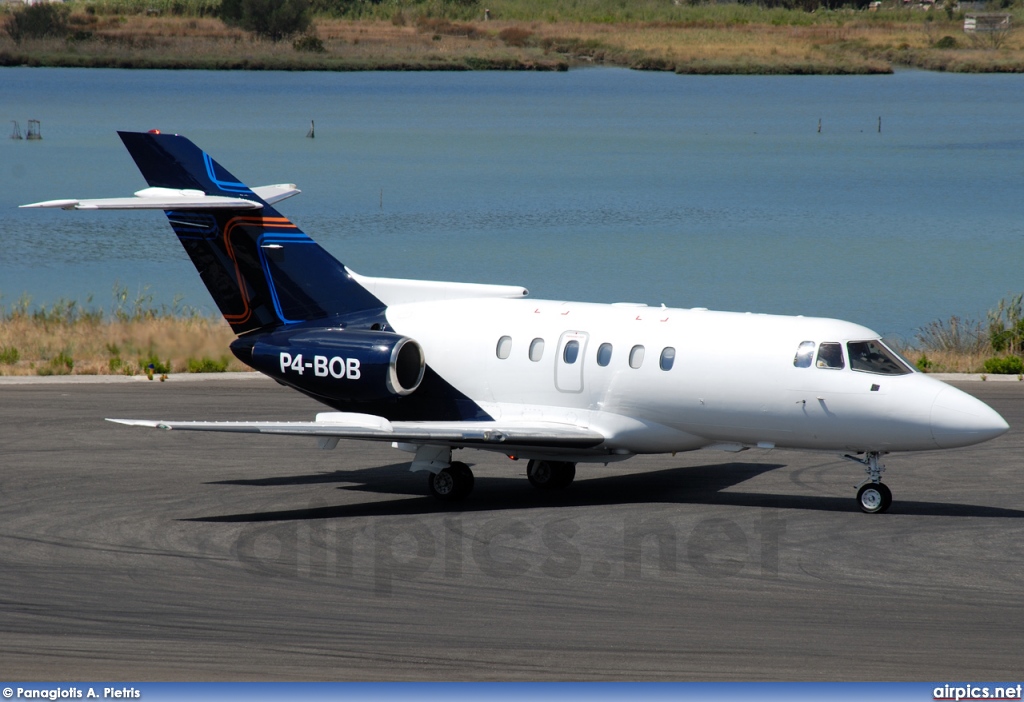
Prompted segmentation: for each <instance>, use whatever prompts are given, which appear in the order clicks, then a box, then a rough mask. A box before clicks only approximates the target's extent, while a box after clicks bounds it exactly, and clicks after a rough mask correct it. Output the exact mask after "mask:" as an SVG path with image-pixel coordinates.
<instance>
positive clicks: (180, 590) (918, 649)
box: [0, 378, 1024, 681]
mask: <svg viewBox="0 0 1024 702" xmlns="http://www.w3.org/2000/svg"><path fill="white" fill-rule="evenodd" d="M959 386H960V387H961V388H963V389H965V390H967V391H968V392H970V393H972V394H974V395H977V396H978V397H980V398H982V399H983V400H985V401H986V402H988V403H989V404H991V405H992V406H993V407H994V408H995V409H996V410H998V411H999V412H1000V413H1002V415H1003V416H1004V417H1005V418H1006V419H1007V421H1008V422H1009V423H1010V426H1011V427H1012V429H1011V431H1010V432H1009V433H1008V434H1006V435H1004V436H1003V437H1001V438H999V439H996V440H995V441H991V442H989V443H987V444H982V445H980V446H977V447H973V448H967V449H958V450H952V451H945V452H932V453H918V454H908V455H896V456H889V457H887V465H888V471H887V472H886V474H885V480H886V483H887V484H888V485H889V486H890V487H891V488H892V491H893V493H894V504H893V506H892V509H891V510H890V512H889V513H888V514H884V515H865V514H862V513H861V512H860V511H859V510H858V509H857V506H856V504H855V502H854V492H855V490H854V485H855V484H857V483H859V482H860V480H861V477H862V469H861V468H860V467H859V466H857V465H855V464H853V463H850V462H848V461H844V460H842V459H841V458H839V457H838V456H836V455H832V454H814V453H799V452H790V451H781V450H773V451H760V450H757V451H747V452H745V453H740V454H727V453H720V452H711V451H701V452H695V453H690V454H680V455H678V456H676V457H671V456H658V457H639V458H634V459H632V460H630V461H628V462H626V463H620V464H612V465H610V466H608V467H605V466H601V465H598V466H587V465H581V466H580V467H579V470H578V473H577V480H576V482H575V483H574V484H573V485H572V486H571V487H570V488H569V489H568V490H566V491H564V492H558V493H543V492H540V491H537V490H535V489H534V488H533V487H531V486H530V484H529V483H528V482H527V480H526V477H525V470H526V465H525V462H522V461H520V462H511V461H509V460H508V459H507V458H505V457H502V456H494V455H490V454H484V453H479V452H468V451H467V452H463V454H462V455H460V456H459V457H460V459H461V460H466V461H467V462H469V463H471V464H474V466H473V469H474V472H475V473H476V476H477V480H476V489H475V492H474V494H473V495H472V496H471V497H470V498H469V500H468V501H466V502H465V503H462V504H461V505H459V506H457V507H452V506H449V505H444V504H442V503H438V502H437V501H435V500H434V499H432V498H430V497H428V496H427V495H426V478H425V475H424V474H422V473H415V474H413V473H409V472H408V471H407V469H406V465H407V464H406V461H407V459H408V457H409V455H408V454H404V453H402V452H400V451H396V450H394V449H392V448H390V446H388V445H376V444H368V443H356V442H347V443H346V442H342V443H341V444H340V445H339V446H338V448H337V449H335V450H333V451H324V450H320V449H318V448H317V447H316V444H315V442H314V441H313V440H311V439H299V438H293V437H260V436H244V435H231V434H206V433H189V432H164V431H153V430H145V429H136V428H129V427H124V426H118V425H114V424H110V423H108V422H104V421H102V419H103V418H104V417H130V418H149V419H210V420H214V419H311V418H312V416H313V414H314V413H315V412H317V411H318V410H319V409H321V408H320V406H319V405H317V404H316V403H314V402H313V401H311V400H308V399H306V398H304V397H302V396H301V395H299V394H298V393H295V392H293V391H289V390H286V389H284V388H281V387H278V386H276V385H275V384H273V383H272V382H269V381H262V380H245V381H239V380H235V381H221V380H213V381H207V382H182V381H176V380H175V379H174V378H172V379H171V380H170V381H169V382H167V383H159V382H155V381H154V382H148V381H141V382H134V383H119V384H38V385H0V445H2V454H0V455H2V465H0V632H3V635H2V636H0V671H2V673H0V675H3V676H4V677H5V678H7V679H8V680H67V681H81V680H124V681H144V680H268V679H288V680H937V681H953V680H1003V679H1008V680H1009V679H1012V680H1016V679H1017V678H1018V677H1019V676H1020V674H1021V661H1022V660H1024V657H1022V655H1024V654H1022V653H1021V642H1022V641H1024V607H1022V606H1021V602H1022V595H1024V504H1022V497H1024V475H1022V472H1021V468H1022V467H1024V402H1022V400H1024V383H1016V382H1009V383H994V382H987V383H982V382H969V383H961V384H959Z"/></svg>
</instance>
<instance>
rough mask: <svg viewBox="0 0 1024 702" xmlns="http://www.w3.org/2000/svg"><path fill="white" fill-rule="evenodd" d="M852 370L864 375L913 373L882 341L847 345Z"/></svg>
mask: <svg viewBox="0 0 1024 702" xmlns="http://www.w3.org/2000/svg"><path fill="white" fill-rule="evenodd" d="M846 350H847V352H849V354H850V368H852V369H853V370H855V371H862V372H864V373H879V374H881V375H907V374H908V373H913V371H912V370H911V369H910V368H909V367H908V366H907V364H906V363H904V362H903V361H902V360H900V358H899V356H897V355H896V354H895V353H893V352H892V351H890V350H889V349H888V348H887V347H886V346H885V345H884V344H882V342H881V341H878V340H872V341H851V342H849V343H847V344H846Z"/></svg>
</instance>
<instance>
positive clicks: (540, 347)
mask: <svg viewBox="0 0 1024 702" xmlns="http://www.w3.org/2000/svg"><path fill="white" fill-rule="evenodd" d="M543 357H544V339H534V340H533V341H531V342H530V360H531V361H533V362H534V363H536V362H537V361H539V360H540V359H541V358H543Z"/></svg>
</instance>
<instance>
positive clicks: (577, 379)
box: [555, 331, 590, 393]
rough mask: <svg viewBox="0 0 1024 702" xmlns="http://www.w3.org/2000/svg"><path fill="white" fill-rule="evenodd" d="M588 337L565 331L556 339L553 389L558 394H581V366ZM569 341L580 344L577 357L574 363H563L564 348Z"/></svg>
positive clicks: (584, 333) (585, 334)
mask: <svg viewBox="0 0 1024 702" xmlns="http://www.w3.org/2000/svg"><path fill="white" fill-rule="evenodd" d="M589 339H590V335H589V334H587V332H581V331H565V332H562V335H561V336H560V337H559V338H558V348H557V349H556V353H555V389H557V390H558V391H559V392H571V393H581V392H583V365H584V362H585V360H586V357H587V341H588V340H589ZM570 341H578V342H579V344H580V352H579V355H577V356H576V362H575V363H566V362H565V347H566V344H568V343H569V342H570Z"/></svg>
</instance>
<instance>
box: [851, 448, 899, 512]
mask: <svg viewBox="0 0 1024 702" xmlns="http://www.w3.org/2000/svg"><path fill="white" fill-rule="evenodd" d="M884 455H885V454H883V453H881V452H880V451H868V452H867V454H866V455H865V457H864V458H856V457H855V456H843V458H846V459H849V460H851V461H856V462H857V463H860V464H861V465H863V466H864V471H865V472H866V473H867V474H868V478H867V480H865V481H864V482H863V483H861V484H860V488H859V489H858V490H857V506H858V507H860V510H861V511H862V512H865V513H867V514H877V513H879V512H885V511H886V510H888V509H889V507H890V506H891V505H892V491H891V490H890V489H889V487H888V486H887V485H886V484H885V483H883V482H882V472H883V471H885V466H884V465H883V464H882V462H881V460H879V459H881V457H882V456H884Z"/></svg>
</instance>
